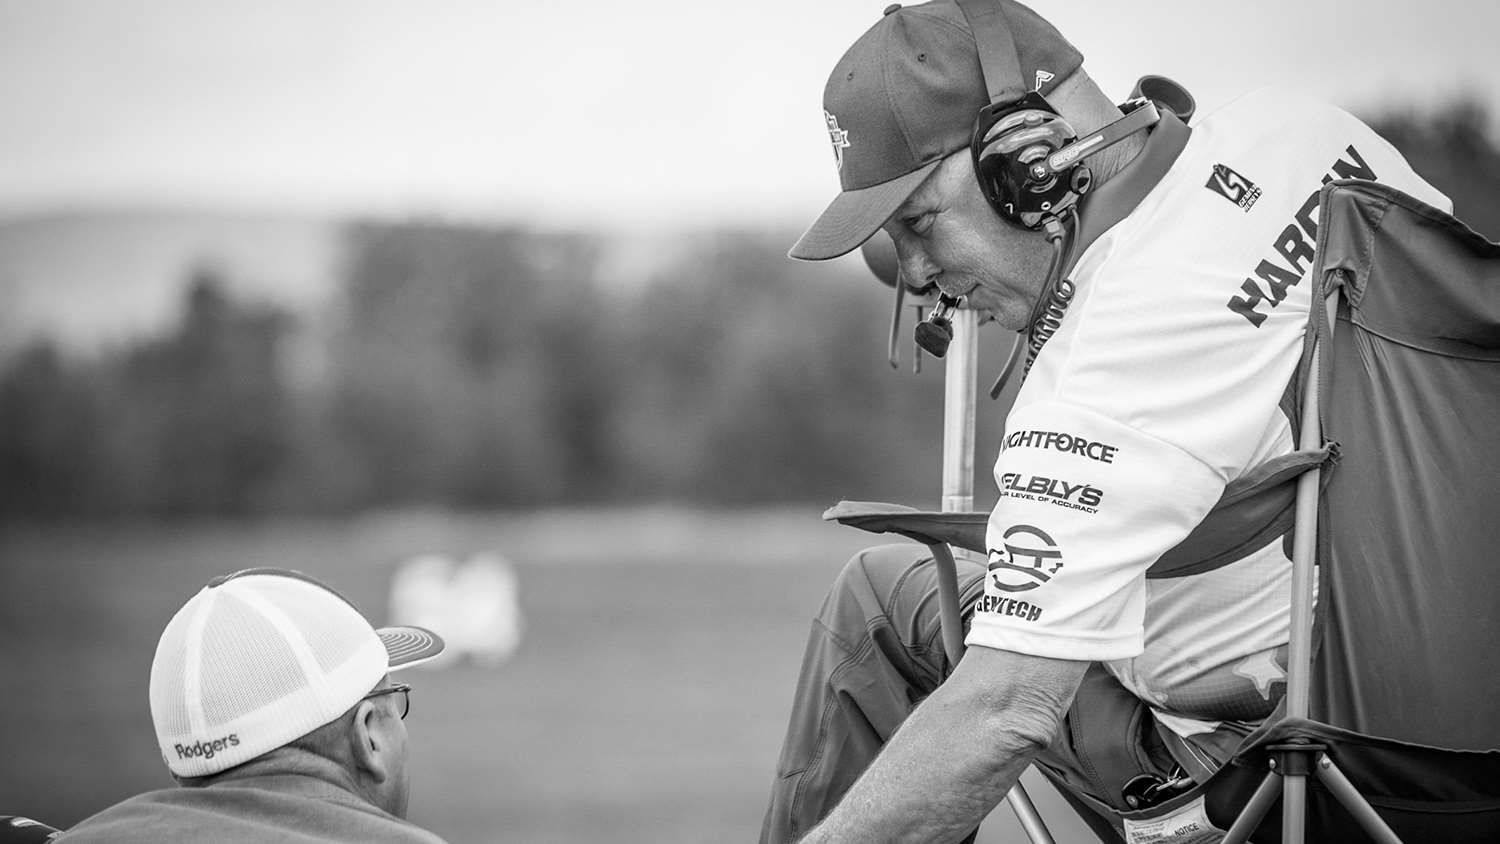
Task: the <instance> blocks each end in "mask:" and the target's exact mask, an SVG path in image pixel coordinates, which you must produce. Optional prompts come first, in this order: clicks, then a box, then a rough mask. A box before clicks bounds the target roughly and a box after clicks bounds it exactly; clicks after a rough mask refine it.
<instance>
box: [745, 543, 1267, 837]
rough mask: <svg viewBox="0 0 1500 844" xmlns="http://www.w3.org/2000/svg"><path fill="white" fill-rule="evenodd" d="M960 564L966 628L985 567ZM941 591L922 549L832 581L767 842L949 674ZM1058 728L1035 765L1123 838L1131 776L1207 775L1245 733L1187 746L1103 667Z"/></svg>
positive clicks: (860, 764)
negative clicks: (1121, 819)
mask: <svg viewBox="0 0 1500 844" xmlns="http://www.w3.org/2000/svg"><path fill="white" fill-rule="evenodd" d="M957 562H958V585H959V598H960V606H961V608H962V611H963V615H964V618H965V623H966V624H967V620H968V619H969V618H970V616H971V615H972V608H973V605H974V603H975V601H977V600H978V598H979V596H980V595H981V593H982V592H983V577H984V573H985V568H984V566H983V565H980V564H978V563H975V562H972V561H968V560H963V559H960V560H958V561H957ZM937 589H938V583H937V573H936V567H935V566H933V565H932V564H931V556H930V554H929V553H928V551H927V549H926V548H925V547H923V546H918V545H885V546H880V547H876V548H870V549H867V550H865V551H862V552H860V553H859V554H856V555H855V556H854V557H853V558H852V559H851V560H850V561H849V562H848V563H847V564H846V565H845V566H844V568H843V570H842V571H841V572H840V573H839V575H838V577H837V578H836V579H835V580H834V583H833V585H832V587H831V588H830V589H829V592H828V595H827V597H826V598H825V599H824V601H823V604H822V606H821V607H820V608H819V610H818V613H817V615H816V616H815V617H814V619H813V622H812V629H811V632H810V633H809V635H808V641H807V649H806V651H805V653H804V655H803V660H802V668H801V672H800V675H799V676H798V679H797V689H796V692H795V694H794V697H793V701H792V714H791V720H790V723H789V724H788V727H787V732H786V738H785V741H784V742H783V744H782V747H781V753H780V756H779V758H778V760H777V765H776V776H775V780H774V782H773V785H772V788H771V800H770V805H769V806H768V807H767V809H766V815H765V820H764V822H763V824H762V827H761V838H760V840H761V842H762V844H781V842H792V841H796V840H797V839H798V838H800V837H801V836H803V835H805V834H806V833H807V832H808V831H809V830H811V829H812V828H813V827H814V826H816V825H817V823H818V821H820V820H821V819H822V818H823V817H824V816H825V815H826V814H828V812H829V811H831V810H832V809H833V807H834V806H836V805H838V802H839V800H840V799H841V798H842V797H843V795H844V793H845V792H846V791H848V790H849V787H850V786H851V785H853V784H854V781H855V780H856V779H858V777H859V775H860V774H861V773H862V772H863V771H864V770H865V768H866V767H867V766H868V765H869V764H870V762H872V761H873V760H874V758H875V757H876V755H878V754H879V752H880V749H881V747H882V746H883V745H884V744H885V742H886V740H887V739H889V738H890V737H891V735H892V734H893V733H895V731H896V729H897V728H898V727H899V726H900V725H901V722H902V721H903V720H905V718H906V716H907V715H908V714H910V713H911V711H912V710H913V709H914V708H915V707H916V706H917V704H919V703H920V702H921V701H922V700H923V698H925V697H926V696H927V695H929V694H931V693H932V692H933V690H935V689H936V688H937V687H938V685H939V684H941V683H942V681H943V679H944V678H945V677H947V676H948V674H949V672H951V671H952V669H953V666H952V665H950V664H949V661H948V658H947V656H946V654H945V653H944V651H943V646H942V640H941V627H940V621H939V617H938V597H937ZM1060 726H1061V729H1060V731H1059V734H1058V736H1057V738H1056V739H1055V740H1054V741H1053V742H1052V744H1051V745H1050V746H1048V747H1047V748H1046V749H1045V750H1043V751H1042V752H1041V753H1039V754H1038V756H1037V757H1036V758H1035V759H1034V760H1033V761H1034V762H1035V764H1036V765H1037V767H1038V768H1039V769H1040V770H1041V771H1042V772H1043V773H1044V774H1046V775H1047V777H1048V778H1049V779H1050V780H1051V781H1052V782H1053V783H1054V784H1057V785H1058V787H1059V790H1060V791H1062V792H1063V795H1064V797H1065V798H1068V801H1069V802H1070V803H1071V804H1073V806H1074V807H1075V808H1076V809H1078V810H1080V814H1082V815H1083V817H1084V820H1085V821H1086V822H1087V823H1088V824H1089V825H1090V827H1091V828H1093V829H1094V831H1095V832H1096V834H1098V835H1099V836H1100V838H1101V840H1103V841H1118V840H1120V838H1119V837H1118V835H1117V834H1116V833H1115V825H1114V823H1112V822H1111V820H1110V819H1109V818H1108V817H1107V811H1108V809H1115V810H1119V811H1125V810H1128V809H1129V808H1131V807H1130V806H1129V805H1128V804H1127V803H1126V802H1125V797H1124V790H1125V786H1126V783H1127V782H1129V781H1130V780H1132V779H1134V778H1136V777H1138V776H1141V775H1143V774H1144V775H1147V776H1154V777H1159V778H1161V779H1169V778H1173V777H1175V776H1180V775H1182V774H1183V773H1186V774H1188V775H1189V776H1192V777H1193V778H1194V779H1198V780H1200V781H1201V780H1202V779H1205V778H1206V777H1207V775H1208V774H1210V773H1212V771H1213V770H1215V769H1217V767H1218V765H1221V764H1223V762H1224V761H1225V760H1226V759H1227V758H1228V757H1229V755H1230V753H1231V752H1232V750H1233V748H1234V746H1235V745H1236V744H1237V743H1238V739H1239V738H1241V737H1242V736H1243V734H1244V732H1247V731H1248V728H1247V729H1245V730H1231V731H1226V732H1224V733H1221V734H1218V735H1210V736H1207V737H1204V738H1202V739H1201V740H1195V741H1193V742H1187V741H1185V740H1183V739H1181V738H1180V737H1178V736H1177V735H1176V734H1175V733H1171V731H1169V730H1167V729H1166V728H1165V727H1163V726H1162V725H1161V724H1159V723H1158V722H1157V721H1156V719H1155V718H1154V717H1152V715H1151V712H1150V709H1149V708H1148V707H1147V706H1146V704H1145V703H1143V702H1142V701H1140V700H1139V699H1138V698H1136V697H1135V696H1134V695H1133V694H1131V693H1130V692H1129V691H1128V690H1126V689H1125V687H1124V686H1121V685H1120V683H1119V682H1118V681H1116V680H1115V679H1114V677H1113V676H1111V675H1110V674H1109V673H1108V672H1107V671H1105V670H1104V669H1103V667H1102V666H1100V665H1097V664H1096V665H1094V666H1092V667H1091V668H1090V670H1089V671H1088V673H1087V674H1086V675H1085V677H1084V680H1083V683H1082V684H1081V686H1080V688H1079V691H1078V694H1077V696H1076V697H1075V699H1074V703H1073V706H1072V708H1071V709H1070V710H1069V713H1068V717H1067V718H1066V720H1065V722H1064V723H1063V724H1062V725H1060ZM1080 795H1081V797H1080ZM1101 809H1102V811H1101Z"/></svg>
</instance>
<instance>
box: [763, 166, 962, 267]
mask: <svg viewBox="0 0 1500 844" xmlns="http://www.w3.org/2000/svg"><path fill="white" fill-rule="evenodd" d="M941 163H942V159H941V158H940V159H938V160H937V161H929V162H928V163H926V164H923V165H922V166H921V167H918V168H917V169H915V170H913V171H911V172H910V173H907V174H906V175H904V176H897V177H896V178H894V179H891V180H890V181H888V182H881V183H880V184H878V185H871V186H870V187H867V188H860V189H859V190H846V191H844V192H843V193H841V194H839V195H838V196H836V197H834V199H833V202H832V203H830V204H829V206H828V208H827V210H825V211H824V212H823V214H822V216H820V217H818V219H817V221H816V222H814V223H813V224H812V228H810V229H808V230H807V231H806V232H804V233H803V235H802V237H801V238H799V239H798V240H797V243H796V244H795V245H793V246H792V249H791V251H790V252H788V253H786V254H787V255H789V256H791V257H793V258H799V259H801V260H803V261H826V260H828V259H829V258H837V257H839V256H840V255H846V254H848V253H850V252H852V251H854V250H855V249H856V248H858V247H859V245H860V244H861V243H864V242H865V241H866V240H869V239H870V236H871V235H873V234H875V232H876V231H877V230H878V229H879V228H880V227H881V226H883V225H885V221H886V220H889V219H890V218H891V215H892V214H894V213H896V209H897V208H900V207H901V203H903V202H905V201H906V198H907V197H908V196H911V193H912V191H914V190H916V189H917V186H918V185H920V184H922V181H923V180H924V179H926V178H927V174H929V173H931V172H932V171H933V170H934V169H936V168H937V166H938V165H939V164H941Z"/></svg>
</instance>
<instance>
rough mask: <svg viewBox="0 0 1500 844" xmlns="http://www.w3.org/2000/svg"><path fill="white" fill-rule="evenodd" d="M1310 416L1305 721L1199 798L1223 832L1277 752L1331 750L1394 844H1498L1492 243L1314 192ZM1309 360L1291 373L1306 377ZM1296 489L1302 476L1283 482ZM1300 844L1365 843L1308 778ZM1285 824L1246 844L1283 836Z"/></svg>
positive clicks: (1369, 199)
mask: <svg viewBox="0 0 1500 844" xmlns="http://www.w3.org/2000/svg"><path fill="white" fill-rule="evenodd" d="M1320 202H1321V214H1320V229H1319V232H1318V246H1317V254H1316V256H1315V258H1314V267H1313V274H1312V276H1311V278H1312V279H1314V280H1316V281H1318V282H1319V283H1321V284H1322V285H1323V291H1322V292H1323V293H1324V295H1327V294H1328V293H1330V292H1332V291H1333V289H1334V288H1335V287H1337V288H1339V290H1340V292H1341V294H1342V295H1341V296H1340V304H1339V308H1338V312H1337V314H1336V317H1335V320H1336V323H1335V325H1334V326H1333V330H1332V336H1331V337H1330V336H1329V332H1328V328H1329V326H1328V325H1327V320H1326V317H1324V311H1325V309H1323V308H1315V309H1314V317H1315V318H1314V323H1315V324H1314V326H1312V330H1310V331H1309V343H1308V350H1309V352H1310V350H1311V348H1312V341H1313V338H1317V339H1318V341H1319V342H1320V343H1321V344H1322V348H1323V350H1324V351H1323V353H1322V355H1321V361H1320V363H1321V366H1320V371H1319V372H1318V373H1317V374H1316V377H1318V378H1319V380H1320V395H1319V405H1318V407H1319V416H1320V419H1321V422H1322V426H1323V436H1324V440H1325V442H1329V443H1331V444H1333V445H1332V449H1333V451H1334V453H1335V455H1336V459H1335V460H1333V461H1332V463H1331V466H1329V467H1327V468H1325V470H1324V471H1325V474H1326V477H1325V478H1324V484H1323V489H1322V494H1321V496H1320V498H1319V524H1318V528H1319V534H1318V543H1317V563H1318V596H1319V597H1318V602H1317V606H1316V612H1315V617H1314V636H1315V639H1314V643H1315V644H1314V649H1315V650H1314V657H1313V666H1312V686H1311V717H1310V718H1308V719H1301V718H1287V717H1284V709H1282V710H1278V712H1277V714H1276V715H1273V716H1272V717H1271V718H1269V719H1267V721H1266V723H1265V725H1263V726H1262V727H1261V728H1260V729H1259V730H1257V731H1256V732H1254V733H1252V734H1251V735H1250V736H1248V737H1247V738H1246V740H1245V742H1244V743H1243V744H1242V745H1241V747H1240V748H1239V750H1238V751H1236V754H1235V758H1234V759H1233V760H1232V761H1231V763H1230V764H1227V765H1225V766H1224V768H1222V769H1221V770H1220V771H1219V772H1218V773H1217V774H1215V776H1214V777H1213V778H1211V779H1210V780H1209V781H1208V782H1207V783H1204V784H1202V785H1200V786H1199V787H1198V788H1196V789H1193V790H1192V791H1190V792H1188V793H1187V794H1184V795H1182V796H1180V797H1178V798H1175V799H1173V800H1171V801H1169V802H1167V803H1164V804H1162V805H1160V806H1157V807H1153V808H1152V809H1149V810H1146V811H1143V812H1136V813H1132V814H1129V815H1125V816H1123V817H1124V818H1132V819H1134V820H1136V821H1144V820H1148V819H1150V818H1157V817H1162V816H1168V815H1171V814H1172V813H1173V812H1178V811H1181V810H1182V809H1183V807H1185V806H1190V805H1192V804H1194V802H1195V801H1197V800H1200V799H1202V800H1203V801H1205V808H1206V811H1207V816H1208V818H1209V819H1210V820H1211V821H1212V822H1213V824H1214V825H1215V826H1217V827H1219V828H1221V829H1227V828H1228V827H1229V826H1231V825H1232V824H1233V823H1234V820H1235V818H1236V816H1237V814H1238V812H1239V810H1240V808H1241V807H1242V806H1244V804H1245V803H1246V801H1248V799H1249V797H1250V795H1251V794H1252V793H1253V792H1254V791H1255V789H1256V787H1257V786H1258V785H1259V784H1260V782H1261V781H1262V780H1263V779H1264V778H1265V776H1266V773H1267V772H1268V762H1269V760H1270V759H1271V757H1272V753H1273V751H1272V750H1270V749H1269V748H1270V747H1271V746H1272V745H1276V744H1279V743H1285V742H1288V741H1307V742H1313V743H1317V744H1321V745H1325V746H1326V747H1327V751H1326V752H1327V754H1328V756H1329V757H1330V758H1331V759H1332V760H1333V761H1334V762H1335V763H1336V764H1337V765H1338V766H1339V768H1340V769H1341V770H1342V771H1343V772H1344V774H1345V775H1347V776H1348V778H1349V779H1350V781H1351V782H1352V783H1353V784H1354V786H1355V787H1356V788H1357V789H1358V790H1359V791H1360V793H1361V794H1362V795H1364V797H1365V798H1366V800H1367V801H1368V802H1369V803H1370V805H1371V806H1372V807H1373V808H1374V809H1375V810H1376V812H1377V813H1378V814H1379V815H1380V816H1381V817H1382V818H1383V819H1384V820H1385V822H1386V823H1387V824H1389V825H1390V826H1391V828H1392V829H1393V831H1395V832H1396V833H1397V835H1399V836H1400V837H1401V838H1402V839H1403V840H1405V841H1408V842H1417V841H1445V842H1476V844H1477V842H1493V841H1500V718H1497V717H1496V714H1497V709H1500V704H1497V701H1500V612H1496V610H1495V607H1496V604H1497V603H1500V507H1497V501H1500V244H1496V243H1492V242H1490V241H1488V240H1486V239H1485V238H1484V237H1482V236H1480V235H1479V234H1477V233H1475V232H1474V231H1473V230H1472V229H1470V228H1468V227H1467V226H1465V225H1464V224H1463V223H1461V222H1459V221H1458V220H1456V219H1454V218H1453V217H1452V216H1450V215H1448V214H1445V213H1443V212H1441V211H1439V210H1437V209H1435V208H1432V207H1430V206H1428V205H1425V204H1423V203H1421V202H1420V201H1418V200H1416V199H1413V198H1412V197H1410V196H1407V195H1406V194H1404V193H1402V192H1400V191H1397V190H1395V189H1393V188H1390V187H1387V186H1384V185H1380V184H1377V183H1373V182H1366V181H1335V182H1332V183H1330V184H1329V185H1327V186H1325V187H1324V189H1323V192H1322V195H1321V199H1320ZM1310 360H1311V355H1310V354H1305V355H1304V365H1303V371H1302V373H1301V374H1300V376H1299V378H1306V377H1312V376H1313V373H1311V372H1310V371H1308V362H1309V361H1310ZM1289 482H1291V483H1295V480H1291V481H1289ZM1306 823H1307V839H1306V840H1308V841H1340V842H1362V841H1368V840H1372V839H1369V838H1368V837H1367V836H1366V835H1365V834H1364V833H1363V832H1362V831H1361V830H1360V829H1359V828H1358V826H1357V825H1356V824H1355V823H1354V821H1353V819H1352V816H1351V815H1349V814H1348V812H1347V811H1346V810H1345V809H1343V808H1342V807H1341V806H1340V805H1339V803H1338V802H1337V801H1336V800H1335V799H1333V797H1332V795H1331V793H1330V792H1328V791H1327V790H1326V789H1325V788H1324V787H1323V786H1322V785H1321V784H1320V783H1318V782H1317V780H1316V779H1315V778H1312V779H1310V780H1309V791H1308V812H1307V821H1306ZM1280 826H1281V819H1280V812H1279V809H1275V808H1273V810H1272V811H1271V812H1269V813H1267V815H1266V817H1265V819H1264V820H1263V821H1262V822H1261V824H1260V826H1259V828H1258V829H1257V830H1256V832H1255V833H1254V835H1253V836H1252V840H1253V841H1256V842H1276V841H1280V840H1281V830H1280Z"/></svg>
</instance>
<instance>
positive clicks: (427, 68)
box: [0, 0, 1500, 227]
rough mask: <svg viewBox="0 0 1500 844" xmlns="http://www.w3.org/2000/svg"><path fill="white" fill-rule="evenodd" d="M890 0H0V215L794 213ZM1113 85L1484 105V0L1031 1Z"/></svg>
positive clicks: (1492, 20) (1497, 94) (1495, 66)
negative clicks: (850, 61)
mask: <svg viewBox="0 0 1500 844" xmlns="http://www.w3.org/2000/svg"><path fill="white" fill-rule="evenodd" d="M883 5H884V3H883V2H882V1H881V0H822V2H819V0H757V2H747V1H746V2H734V3H715V2H705V0H691V2H690V1H689V0H658V2H652V3H617V2H599V1H598V0H575V2H571V3H565V2H554V3H544V2H530V3H516V2H494V0H428V2H422V3H417V2H414V1H413V2H396V0H254V2H247V0H136V1H135V2H127V0H102V2H101V0H30V2H26V1H25V0H0V215H4V216H15V215H17V214H25V213H30V212H34V211H40V210H53V209H57V208H59V207H77V206H90V205H98V204H111V205H119V204H143V203H144V204H168V205H183V204H187V205H199V204H203V205H209V206H229V207H237V208H249V209H257V210H273V211H277V210H291V211H299V212H306V211H311V212H315V213H351V212H352V213H377V214H406V213H423V214H439V215H447V216H458V217H484V218H491V219H503V220H509V219H519V220H539V221H543V222H547V223H561V224H573V223H583V224H599V223H606V224H608V223H617V224H624V225H626V226H630V227H639V226H652V225H656V224H663V225H669V226H677V225H682V224H684V223H688V224H691V223H701V222H720V221H734V222H743V221H770V220H776V221H789V222H804V221H807V220H810V219H811V217H812V216H814V215H815V213H816V212H817V211H818V210H819V209H821V207H822V206H823V205H824V204H825V203H826V202H827V201H828V199H830V198H831V196H832V193H833V192H834V190H835V189H836V185H837V180H836V177H835V172H834V168H833V164H832V156H831V155H830V154H829V151H828V145H827V135H826V133H825V130H824V128H823V126H822V120H821V116H820V114H821V109H820V102H819V101H820V96H821V91H822V87H823V81H824V79H825V77H826V74H827V73H828V70H829V68H830V67H831V66H832V64H833V62H834V61H835V60H836V59H837V58H838V56H839V55H840V54H842V53H843V51H844V50H845V49H846V48H847V47H848V45H849V44H850V43H851V42H852V41H853V40H854V39H855V38H857V37H858V36H859V34H860V33H861V32H863V31H864V30H865V29H866V28H867V27H869V26H870V25H871V24H872V23H873V22H874V21H875V20H876V19H877V18H878V16H879V15H880V11H881V8H882V7H883ZM1033 5H1034V7H1035V8H1036V9H1037V10H1038V11H1040V12H1041V13H1043V14H1044V15H1046V16H1048V17H1049V18H1051V19H1052V20H1053V21H1054V22H1055V23H1056V24H1057V25H1058V26H1059V28H1060V29H1062V31H1063V32H1064V33H1065V34H1066V35H1067V36H1068V37H1069V39H1070V40H1072V41H1073V43H1074V44H1075V45H1077V46H1078V47H1079V48H1080V49H1081V50H1082V51H1083V53H1084V56H1085V61H1086V67H1087V68H1088V69H1089V71H1090V73H1091V74H1092V75H1093V76H1094V78H1095V79H1097V80H1098V81H1099V82H1100V83H1101V84H1102V85H1103V86H1104V88H1105V90H1106V91H1108V92H1110V93H1112V94H1115V95H1116V96H1119V97H1123V96H1124V95H1125V93H1127V91H1128V89H1129V88H1130V86H1131V84H1132V83H1133V81H1134V79H1135V78H1136V77H1137V76H1138V75H1140V74H1142V73H1162V74H1166V75H1168V76H1172V77H1174V78H1176V79H1178V81H1180V82H1182V83H1184V84H1185V85H1187V86H1188V87H1189V89H1190V90H1192V91H1193V92H1194V93H1195V94H1196V95H1197V97H1198V99H1199V102H1200V105H1201V106H1203V107H1204V108H1212V107H1213V106H1215V105H1218V104H1222V103H1223V102H1225V101H1227V100H1228V99H1230V98H1232V97H1233V96H1234V95H1235V94H1237V93H1239V92H1242V91H1244V90H1248V89H1250V88H1253V87H1256V86H1259V85H1264V84H1275V85H1293V86H1298V87H1300V88H1302V89H1304V90H1306V91H1308V92H1311V93H1313V94H1316V95H1319V96H1322V97H1325V98H1327V99H1330V100H1332V101H1334V102H1336V103H1338V104H1340V105H1343V106H1345V107H1347V108H1350V109H1353V110H1357V111H1363V112H1369V111H1371V110H1373V109H1378V108H1379V107H1381V106H1382V105H1383V104H1385V103H1388V102H1396V103H1401V104H1404V105H1410V106H1415V107H1418V108H1427V107H1430V106H1435V105H1438V104H1440V103H1442V102H1444V101H1447V100H1448V99H1450V98H1451V97H1452V95H1453V94H1454V93H1455V92H1456V91H1459V90H1463V89H1468V90H1472V91H1474V92H1476V93H1477V94H1478V95H1479V96H1480V97H1481V98H1482V99H1483V100H1484V101H1485V102H1486V103H1487V104H1489V106H1490V108H1491V112H1492V114H1494V113H1497V112H1500V62H1497V61H1496V60H1495V59H1494V58H1493V57H1494V55H1495V46H1494V37H1495V35H1496V33H1497V32H1500V11H1497V10H1500V3H1496V2H1494V0H1482V2H1481V0H1427V2H1422V3H1412V2H1392V0H1362V2H1355V0H1339V2H1334V1H1333V0H1259V2H1250V3H1246V2H1240V3H1220V2H1211V0H1191V1H1190V0H1151V2H1138V3H1122V2H1104V0H1089V1H1088V2H1085V1H1084V0H1068V2H1064V0H1038V1H1037V2H1036V3H1034V4H1033Z"/></svg>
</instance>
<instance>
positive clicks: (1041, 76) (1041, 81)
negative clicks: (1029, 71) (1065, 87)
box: [1032, 69, 1057, 91]
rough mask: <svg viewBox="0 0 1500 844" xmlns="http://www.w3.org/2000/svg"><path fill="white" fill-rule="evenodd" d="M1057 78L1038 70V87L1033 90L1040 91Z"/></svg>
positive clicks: (1053, 74)
mask: <svg viewBox="0 0 1500 844" xmlns="http://www.w3.org/2000/svg"><path fill="white" fill-rule="evenodd" d="M1056 78H1057V74H1055V73H1049V72H1047V71H1045V70H1040V69H1038V70H1037V72H1036V87H1035V88H1033V89H1032V90H1034V91H1040V90H1042V86H1043V85H1046V84H1047V83H1048V82H1051V81H1052V80H1054V79H1056Z"/></svg>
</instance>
